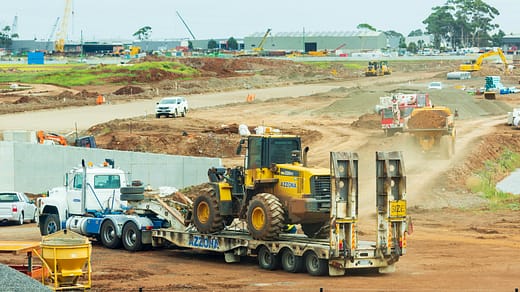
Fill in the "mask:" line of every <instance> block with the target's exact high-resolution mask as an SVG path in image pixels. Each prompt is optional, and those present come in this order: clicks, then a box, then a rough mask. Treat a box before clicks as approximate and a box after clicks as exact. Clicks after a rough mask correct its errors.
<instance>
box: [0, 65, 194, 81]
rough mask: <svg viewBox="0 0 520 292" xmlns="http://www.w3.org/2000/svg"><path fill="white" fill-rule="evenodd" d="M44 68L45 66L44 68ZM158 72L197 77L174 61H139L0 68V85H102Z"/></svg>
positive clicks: (189, 69) (181, 76)
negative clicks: (12, 83) (132, 62)
mask: <svg viewBox="0 0 520 292" xmlns="http://www.w3.org/2000/svg"><path fill="white" fill-rule="evenodd" d="M47 66H48V67H47ZM154 70H161V71H165V72H168V73H172V74H175V75H176V76H179V78H190V77H193V76H196V75H198V74H199V72H198V71H197V70H196V69H194V68H191V67H187V66H185V65H183V64H181V63H177V62H143V63H137V64H131V65H125V66H121V65H102V64H100V65H97V66H94V67H91V66H88V65H85V64H73V65H69V64H65V65H36V66H33V65H15V66H7V65H2V66H1V67H0V82H19V83H45V84H57V85H61V86H81V85H104V84H108V83H113V80H118V79H119V80H121V79H125V78H130V79H134V78H137V76H141V77H142V76H144V77H151V72H152V71H154Z"/></svg>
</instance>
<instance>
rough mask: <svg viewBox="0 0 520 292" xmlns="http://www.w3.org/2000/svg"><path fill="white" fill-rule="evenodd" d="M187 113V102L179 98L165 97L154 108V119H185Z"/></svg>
mask: <svg viewBox="0 0 520 292" xmlns="http://www.w3.org/2000/svg"><path fill="white" fill-rule="evenodd" d="M187 113H188V101H187V100H186V98H184V97H181V96H173V97H165V98H163V99H161V100H160V101H159V102H158V103H157V105H156V106H155V117H156V118H160V117H161V116H166V117H173V118H176V117H178V116H181V117H185V116H186V114H187Z"/></svg>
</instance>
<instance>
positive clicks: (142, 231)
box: [38, 152, 408, 276]
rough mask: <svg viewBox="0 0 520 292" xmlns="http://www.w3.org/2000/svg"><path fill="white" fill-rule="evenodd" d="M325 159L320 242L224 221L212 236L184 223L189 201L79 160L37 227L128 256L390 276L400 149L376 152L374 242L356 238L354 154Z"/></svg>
mask: <svg viewBox="0 0 520 292" xmlns="http://www.w3.org/2000/svg"><path fill="white" fill-rule="evenodd" d="M330 161H331V163H330V168H331V177H330V192H331V206H332V207H331V211H330V231H329V236H328V237H327V238H326V239H315V238H308V237H307V236H305V235H303V234H282V235H280V237H279V238H277V239H275V240H258V239H253V238H252V237H251V235H250V234H249V232H248V231H247V230H246V228H245V224H240V223H238V224H229V226H227V227H226V228H225V229H224V230H223V231H221V232H218V233H213V234H202V233H200V232H198V231H197V230H196V228H195V227H194V225H193V224H192V222H191V216H192V211H193V210H192V206H191V205H192V204H191V201H190V200H189V199H188V198H183V199H182V200H177V201H173V202H170V203H168V204H167V203H165V202H164V201H163V200H161V199H159V198H158V197H150V196H148V195H147V194H146V193H143V191H144V190H143V188H142V187H139V186H127V184H128V183H129V182H128V180H127V179H126V175H125V173H124V172H123V171H122V170H118V169H116V168H110V167H93V166H85V163H83V167H82V168H75V169H74V170H72V171H71V172H69V175H68V176H67V178H68V179H67V183H66V186H65V188H64V190H61V191H59V190H56V189H54V190H51V191H50V192H49V196H48V197H47V198H42V199H40V200H39V201H38V206H39V208H40V212H41V216H40V222H41V224H40V230H41V233H42V234H48V233H52V232H54V231H56V230H58V229H60V228H68V229H70V230H72V231H75V232H78V233H80V234H83V235H85V236H89V237H93V238H96V239H98V240H100V241H101V242H102V243H103V245H104V246H106V247H108V248H118V247H120V246H121V245H123V246H124V248H125V249H127V250H130V251H137V250H140V249H145V248H148V247H164V246H172V245H173V246H177V247H182V248H189V249H193V250H201V251H213V252H219V253H222V254H223V255H224V258H225V261H226V262H239V261H240V259H241V257H249V256H253V257H256V258H257V259H258V264H259V266H260V267H261V268H263V269H269V270H274V269H278V268H282V269H283V270H285V271H287V272H299V271H307V273H309V274H310V275H315V276H318V275H330V276H338V275H344V274H345V272H346V271H347V270H348V269H365V268H371V269H373V268H376V269H379V271H380V272H382V273H384V272H392V271H393V270H394V268H395V263H396V262H397V261H398V260H399V258H400V257H401V256H402V255H404V254H405V253H406V237H407V233H408V231H407V229H408V228H407V222H408V220H407V219H408V218H407V214H406V177H405V172H404V162H403V159H402V154H401V152H376V197H377V198H376V206H375V209H376V212H377V235H376V241H375V242H371V241H362V240H360V238H359V237H358V229H357V224H358V217H359V214H358V209H359V208H358V202H359V193H358V155H357V153H352V152H331V154H330ZM112 165H113V164H112ZM71 176H72V177H71ZM76 176H78V180H79V179H80V178H81V180H82V182H83V183H82V185H81V188H79V187H78V185H77V184H74V178H76ZM96 176H118V177H119V183H120V185H121V187H120V188H116V187H115V186H116V184H114V185H111V187H106V188H105V189H101V188H99V187H98V188H96V185H95V183H96V181H99V180H101V178H98V179H96ZM106 178H107V179H108V177H106ZM71 184H72V185H71ZM118 197H119V198H118ZM181 201H182V202H181ZM60 202H62V203H60ZM78 206H79V207H78Z"/></svg>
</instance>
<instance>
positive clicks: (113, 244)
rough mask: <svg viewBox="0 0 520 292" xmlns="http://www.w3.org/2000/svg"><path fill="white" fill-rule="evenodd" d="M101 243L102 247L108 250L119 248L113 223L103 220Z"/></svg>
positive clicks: (118, 240)
mask: <svg viewBox="0 0 520 292" xmlns="http://www.w3.org/2000/svg"><path fill="white" fill-rule="evenodd" d="M101 242H102V243H103V246H105V247H108V248H112V249H113V248H119V247H121V239H120V238H119V237H117V233H116V226H115V225H114V222H112V221H110V220H105V222H103V224H102V225H101Z"/></svg>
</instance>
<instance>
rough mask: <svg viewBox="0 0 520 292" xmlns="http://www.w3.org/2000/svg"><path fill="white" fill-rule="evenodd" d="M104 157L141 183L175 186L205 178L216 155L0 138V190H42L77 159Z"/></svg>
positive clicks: (59, 181)
mask: <svg viewBox="0 0 520 292" xmlns="http://www.w3.org/2000/svg"><path fill="white" fill-rule="evenodd" d="M105 158H110V159H113V160H114V161H115V166H116V167H119V168H121V169H122V170H124V171H126V172H129V173H130V179H131V180H140V181H142V182H143V183H144V184H145V185H148V184H150V185H151V186H152V187H154V188H156V187H159V186H173V187H176V188H178V189H181V188H184V187H187V186H191V185H197V184H201V183H204V182H207V181H208V177H207V170H208V168H210V167H213V166H220V165H221V164H222V163H221V160H220V158H205V157H191V156H177V155H165V154H153V153H143V152H130V151H117V150H106V149H91V148H81V147H72V146H65V147H64V146H58V145H41V144H31V143H20V142H11V141H0V190H16V191H22V192H29V193H42V192H46V191H47V190H48V189H50V188H52V187H55V186H60V185H63V183H64V174H65V173H66V172H67V171H68V170H69V169H71V168H72V167H75V166H80V165H81V160H82V159H85V161H86V162H89V161H90V162H92V163H94V164H100V163H103V161H104V160H105Z"/></svg>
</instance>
